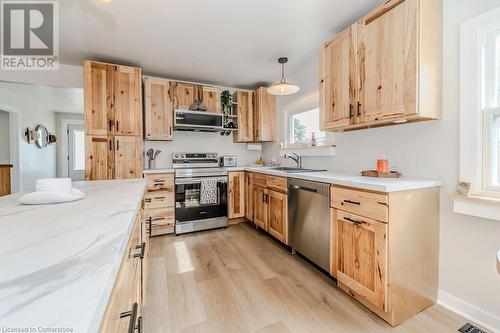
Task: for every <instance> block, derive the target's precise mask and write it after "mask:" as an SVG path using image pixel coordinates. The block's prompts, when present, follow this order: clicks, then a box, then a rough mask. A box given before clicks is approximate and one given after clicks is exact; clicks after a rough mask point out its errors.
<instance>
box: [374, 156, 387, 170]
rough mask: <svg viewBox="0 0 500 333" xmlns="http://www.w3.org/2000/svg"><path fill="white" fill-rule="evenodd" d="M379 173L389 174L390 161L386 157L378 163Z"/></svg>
mask: <svg viewBox="0 0 500 333" xmlns="http://www.w3.org/2000/svg"><path fill="white" fill-rule="evenodd" d="M377 171H378V173H389V161H388V160H387V159H386V158H385V157H384V158H382V159H380V160H378V161H377Z"/></svg>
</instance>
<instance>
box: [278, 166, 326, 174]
mask: <svg viewBox="0 0 500 333" xmlns="http://www.w3.org/2000/svg"><path fill="white" fill-rule="evenodd" d="M271 170H276V171H283V172H287V173H301V172H321V171H326V170H315V169H297V168H287V167H279V168H271Z"/></svg>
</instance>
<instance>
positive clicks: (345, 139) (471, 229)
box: [264, 0, 500, 331]
mask: <svg viewBox="0 0 500 333" xmlns="http://www.w3.org/2000/svg"><path fill="white" fill-rule="evenodd" d="M497 6H500V0H481V1H477V0H476V1H471V0H445V17H444V34H445V36H444V37H445V39H444V59H445V61H444V83H443V85H444V89H443V92H444V102H443V120H441V121H432V122H424V123H418V124H406V125H400V126H393V127H386V128H378V129H369V130H362V131H356V132H350V133H342V134H338V135H336V145H337V154H336V156H335V157H328V158H307V159H305V162H304V164H305V166H306V167H321V168H325V167H326V168H328V169H329V170H338V171H346V172H359V171H361V170H364V169H367V168H373V167H374V163H375V160H376V158H377V156H378V155H379V154H381V153H383V154H386V155H387V157H388V158H389V160H390V163H391V165H393V166H397V167H398V169H399V170H400V171H402V172H403V174H404V175H407V176H412V177H431V178H440V179H443V180H444V184H445V185H444V187H443V188H442V190H441V212H440V216H441V225H440V226H441V229H440V279H439V281H440V302H442V303H446V304H447V305H448V306H452V307H455V308H456V309H457V310H459V311H462V312H465V313H466V314H467V315H468V316H469V317H475V319H476V320H478V321H482V322H483V323H486V324H488V325H489V326H490V328H491V327H493V328H496V329H497V330H499V331H500V275H499V274H498V272H497V271H496V266H495V254H496V251H497V250H498V249H499V248H500V223H498V222H493V221H489V220H484V219H479V218H473V217H469V216H465V215H459V214H455V213H453V210H452V201H451V200H450V198H449V195H450V194H451V193H453V192H454V189H455V185H456V183H457V181H458V159H459V155H458V154H459V150H458V149H459V147H458V143H459V117H458V111H459V24H460V23H461V22H463V21H465V20H467V19H469V18H471V17H473V16H475V15H478V14H480V13H482V12H484V11H487V10H489V9H492V8H494V7H497ZM317 66H318V60H317V59H312V60H311V66H309V67H308V68H307V69H304V71H303V73H301V75H299V77H301V81H300V82H297V83H298V84H299V85H301V86H302V88H303V93H302V94H301V95H299V96H297V97H292V98H288V99H287V100H284V101H280V104H281V105H283V104H286V103H288V102H290V101H291V100H293V99H297V98H300V97H301V96H303V95H306V94H308V93H310V92H311V91H317V82H318V71H317V68H318V67H317ZM275 154H276V145H275V144H267V145H266V146H265V149H264V158H266V159H267V160H270V158H271V157H272V156H273V155H275Z"/></svg>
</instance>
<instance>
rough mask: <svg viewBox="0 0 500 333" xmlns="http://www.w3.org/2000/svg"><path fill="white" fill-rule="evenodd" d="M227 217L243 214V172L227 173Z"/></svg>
mask: <svg viewBox="0 0 500 333" xmlns="http://www.w3.org/2000/svg"><path fill="white" fill-rule="evenodd" d="M228 178H229V188H228V192H229V198H228V203H229V205H228V217H229V218H230V219H235V218H240V217H244V216H245V193H244V192H245V173H244V172H230V173H229V177H228Z"/></svg>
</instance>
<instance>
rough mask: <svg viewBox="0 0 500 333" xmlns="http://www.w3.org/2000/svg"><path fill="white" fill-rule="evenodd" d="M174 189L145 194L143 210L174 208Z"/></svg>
mask: <svg viewBox="0 0 500 333" xmlns="http://www.w3.org/2000/svg"><path fill="white" fill-rule="evenodd" d="M174 201H175V200H174V189H173V187H172V188H169V189H168V190H165V191H153V192H147V193H146V194H145V195H144V208H145V209H147V210H149V209H154V208H169V207H174Z"/></svg>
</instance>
